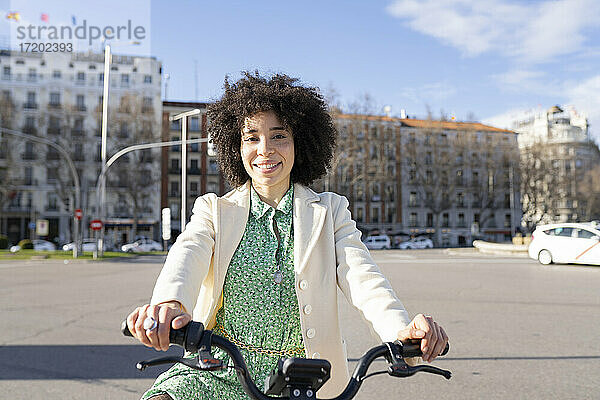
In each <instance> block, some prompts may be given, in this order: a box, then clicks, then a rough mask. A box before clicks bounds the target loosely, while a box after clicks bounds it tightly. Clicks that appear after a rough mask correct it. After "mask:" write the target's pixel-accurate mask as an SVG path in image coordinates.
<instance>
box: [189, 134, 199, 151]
mask: <svg viewBox="0 0 600 400" xmlns="http://www.w3.org/2000/svg"><path fill="white" fill-rule="evenodd" d="M192 139H198V138H197V137H193V138H192ZM199 144H200V143H192V144H191V145H190V148H191V150H192V151H193V152H194V153H197V152H198V151H199Z"/></svg>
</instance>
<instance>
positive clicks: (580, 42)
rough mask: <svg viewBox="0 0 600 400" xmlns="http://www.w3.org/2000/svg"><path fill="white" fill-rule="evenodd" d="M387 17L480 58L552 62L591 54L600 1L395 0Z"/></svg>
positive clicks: (599, 13) (389, 8)
mask: <svg viewBox="0 0 600 400" xmlns="http://www.w3.org/2000/svg"><path fill="white" fill-rule="evenodd" d="M387 12H388V13H389V14H390V15H392V16H394V17H397V18H400V19H402V20H404V21H406V23H407V24H408V25H409V26H410V27H411V28H412V29H414V30H416V31H418V32H421V33H423V34H426V35H429V36H433V37H435V38H437V39H439V40H441V41H442V42H444V43H447V44H449V45H451V46H453V47H456V48H457V49H459V50H461V51H462V52H463V53H464V54H465V55H468V56H476V55H479V54H482V53H486V52H499V53H500V54H502V55H504V56H509V57H515V58H518V59H519V60H521V61H523V62H529V63H536V62H543V61H549V60H551V59H553V58H555V57H557V56H560V55H565V54H571V53H576V52H578V51H581V50H582V49H584V48H585V45H586V36H585V31H586V29H588V28H593V27H595V26H597V21H598V19H599V18H600V2H598V1H597V0H558V1H552V2H545V3H524V4H523V3H521V4H517V3H514V2H508V1H506V0H422V1H418V0H395V1H394V2H393V3H392V4H390V5H389V6H388V7H387Z"/></svg>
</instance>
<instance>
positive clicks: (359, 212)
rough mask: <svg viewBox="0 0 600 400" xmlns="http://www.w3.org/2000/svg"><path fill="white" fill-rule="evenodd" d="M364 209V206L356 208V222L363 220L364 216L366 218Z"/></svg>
mask: <svg viewBox="0 0 600 400" xmlns="http://www.w3.org/2000/svg"><path fill="white" fill-rule="evenodd" d="M363 214H364V211H363V209H362V208H360V207H359V208H357V209H356V222H362V221H363V218H364V215H363Z"/></svg>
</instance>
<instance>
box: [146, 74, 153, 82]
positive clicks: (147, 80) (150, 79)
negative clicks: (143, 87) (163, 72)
mask: <svg viewBox="0 0 600 400" xmlns="http://www.w3.org/2000/svg"><path fill="white" fill-rule="evenodd" d="M144 83H152V75H144Z"/></svg>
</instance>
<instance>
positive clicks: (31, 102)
mask: <svg viewBox="0 0 600 400" xmlns="http://www.w3.org/2000/svg"><path fill="white" fill-rule="evenodd" d="M27 105H28V106H31V107H33V106H34V105H35V92H27Z"/></svg>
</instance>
